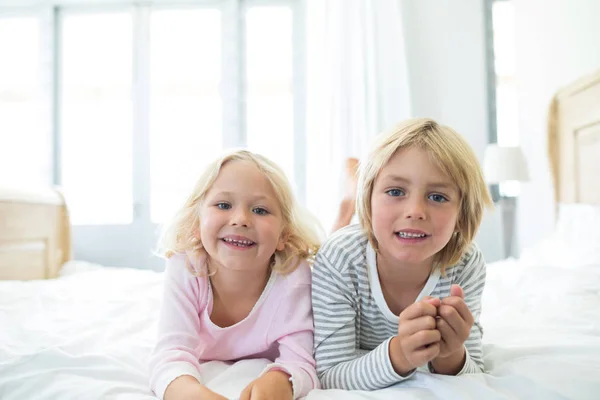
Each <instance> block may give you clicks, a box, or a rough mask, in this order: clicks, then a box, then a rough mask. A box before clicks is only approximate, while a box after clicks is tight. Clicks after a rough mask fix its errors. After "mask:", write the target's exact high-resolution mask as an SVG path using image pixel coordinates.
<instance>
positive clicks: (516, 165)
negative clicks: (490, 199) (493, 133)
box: [483, 144, 529, 184]
mask: <svg viewBox="0 0 600 400" xmlns="http://www.w3.org/2000/svg"><path fill="white" fill-rule="evenodd" d="M483 174H484V176H485V179H486V181H487V182H488V183H490V184H496V183H503V182H510V181H517V182H523V181H528V180H529V172H528V170H527V162H526V161H525V156H524V155H523V151H522V150H521V148H520V147H517V146H511V147H508V146H498V145H496V144H490V145H488V147H487V148H486V149H485V157H484V159H483Z"/></svg>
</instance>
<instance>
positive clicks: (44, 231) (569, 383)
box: [0, 73, 600, 400]
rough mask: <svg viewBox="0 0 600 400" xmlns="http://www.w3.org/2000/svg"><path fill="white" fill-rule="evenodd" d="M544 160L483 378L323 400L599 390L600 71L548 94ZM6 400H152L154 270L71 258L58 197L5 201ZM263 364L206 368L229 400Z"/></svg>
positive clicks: (1, 366)
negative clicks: (529, 244) (553, 210)
mask: <svg viewBox="0 0 600 400" xmlns="http://www.w3.org/2000/svg"><path fill="white" fill-rule="evenodd" d="M549 155H550V159H551V164H552V169H553V174H554V177H555V182H556V194H557V213H558V219H557V226H556V230H555V232H553V233H552V234H551V235H549V237H548V238H547V239H546V240H544V241H542V242H541V243H540V244H539V245H538V246H536V247H535V248H532V249H528V250H527V251H525V252H523V257H522V258H521V259H520V260H512V259H511V260H504V261H500V262H496V263H491V264H489V266H488V277H487V284H486V290H485V292H484V298H483V315H482V324H483V326H484V354H485V367H486V370H487V373H486V374H478V375H471V376H463V377H445V376H438V375H430V374H427V373H417V374H416V376H415V378H414V379H412V380H410V381H408V382H404V383H402V384H400V385H396V386H392V387H390V388H386V389H383V390H380V391H375V392H370V393H367V392H344V391H338V390H315V391H313V392H311V393H310V394H309V395H308V396H307V398H308V399H309V400H320V399H350V400H352V399H357V400H358V399H363V400H364V399H372V400H387V399H390V400H391V399H398V398H402V399H592V398H598V396H599V394H600V318H598V310H599V309H600V234H599V233H598V232H596V231H600V230H599V229H598V228H597V227H598V226H599V225H596V223H597V224H600V184H599V183H600V163H598V162H597V161H595V159H597V158H598V157H599V156H600V73H598V74H596V75H594V76H591V77H588V78H585V79H583V80H581V81H578V82H576V83H575V84H573V85H570V86H569V87H567V88H565V89H564V90H562V91H561V92H559V93H558V94H557V96H556V97H555V98H554V101H553V104H552V107H551V113H550V124H549ZM0 224H1V225H0V227H1V229H0V279H1V280H0V399H3V400H13V399H14V400H22V399H40V400H45V399H63V400H69V399H134V400H142V399H151V398H153V395H152V393H151V391H150V390H149V388H148V384H147V369H146V365H147V360H148V356H149V354H150V351H151V349H152V345H153V343H154V341H155V330H156V329H155V328H156V321H157V318H158V309H159V306H160V302H161V287H162V279H163V276H162V273H160V272H154V271H147V270H139V269H135V268H111V267H110V266H99V265H94V264H91V263H87V262H83V261H74V260H71V251H70V239H69V222H68V210H67V207H66V205H65V202H64V198H63V197H62V196H61V195H60V193H58V192H55V191H33V192H27V193H23V192H15V191H8V190H4V191H0ZM265 363H266V361H264V360H250V361H241V362H238V363H235V364H225V363H220V362H213V363H207V364H204V365H203V366H202V368H203V369H204V370H203V375H204V376H206V378H207V379H208V383H207V385H208V386H209V387H210V388H211V389H213V390H216V391H218V392H220V393H222V394H223V395H225V396H227V397H228V398H231V399H235V398H236V396H237V395H238V393H239V392H240V390H241V389H242V388H243V387H244V386H245V385H246V384H247V383H248V382H250V381H251V380H252V379H253V378H254V377H255V376H256V375H257V374H258V373H259V372H260V371H261V369H262V367H263V366H264V365H265Z"/></svg>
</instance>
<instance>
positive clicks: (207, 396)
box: [198, 385, 227, 400]
mask: <svg viewBox="0 0 600 400" xmlns="http://www.w3.org/2000/svg"><path fill="white" fill-rule="evenodd" d="M202 387H203V389H202V394H201V395H200V397H198V400H227V397H223V396H221V395H220V394H218V393H216V392H213V391H212V390H210V389H209V388H207V387H206V386H204V385H202Z"/></svg>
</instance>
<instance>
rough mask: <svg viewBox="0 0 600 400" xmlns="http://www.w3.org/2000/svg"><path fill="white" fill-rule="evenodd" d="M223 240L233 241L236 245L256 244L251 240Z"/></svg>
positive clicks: (226, 239) (225, 239)
mask: <svg viewBox="0 0 600 400" xmlns="http://www.w3.org/2000/svg"><path fill="white" fill-rule="evenodd" d="M223 240H224V241H226V242H227V243H231V244H233V245H236V246H250V245H252V244H254V242H251V241H250V240H236V239H229V238H224V239H223Z"/></svg>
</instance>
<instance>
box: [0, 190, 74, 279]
mask: <svg viewBox="0 0 600 400" xmlns="http://www.w3.org/2000/svg"><path fill="white" fill-rule="evenodd" d="M70 259H71V233H70V221H69V214H68V211H67V207H66V204H65V201H64V197H63V196H62V195H61V193H60V192H59V191H57V190H52V189H43V190H23V189H6V188H0V279H2V280H6V279H20V280H26V279H48V278H54V277H56V276H57V275H58V272H59V271H60V268H61V266H62V265H63V264H64V263H65V262H66V261H68V260H70Z"/></svg>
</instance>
